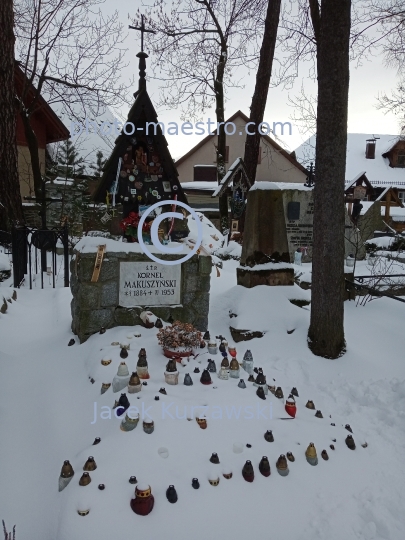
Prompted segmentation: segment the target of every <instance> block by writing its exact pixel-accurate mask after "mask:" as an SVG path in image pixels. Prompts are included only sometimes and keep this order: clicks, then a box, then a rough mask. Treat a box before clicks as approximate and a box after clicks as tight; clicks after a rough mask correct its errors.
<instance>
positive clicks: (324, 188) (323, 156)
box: [308, 0, 351, 358]
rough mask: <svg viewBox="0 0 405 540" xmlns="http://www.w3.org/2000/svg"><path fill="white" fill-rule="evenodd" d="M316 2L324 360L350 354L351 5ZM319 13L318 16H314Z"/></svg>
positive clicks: (318, 327)
mask: <svg viewBox="0 0 405 540" xmlns="http://www.w3.org/2000/svg"><path fill="white" fill-rule="evenodd" d="M310 3H311V15H312V20H313V24H314V30H315V36H316V39H317V53H318V57H317V64H318V112H317V137H316V182H315V188H314V190H315V193H314V246H313V259H312V302H311V324H310V328H309V332H308V343H309V347H310V349H311V350H312V352H313V353H314V354H316V355H318V356H323V357H324V358H338V357H339V356H341V355H342V354H343V353H344V352H345V337H344V327H343V315H344V304H343V301H344V271H343V265H344V232H345V229H344V219H345V218H344V212H345V209H344V185H345V168H346V145H347V109H348V94H349V37H350V23H351V21H350V10H351V0H339V1H336V0H322V3H321V12H320V18H319V6H316V5H315V9H314V4H315V2H314V1H312V0H311V1H310ZM314 13H315V16H314Z"/></svg>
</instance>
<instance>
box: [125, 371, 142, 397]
mask: <svg viewBox="0 0 405 540" xmlns="http://www.w3.org/2000/svg"><path fill="white" fill-rule="evenodd" d="M141 390H142V383H141V381H140V379H139V377H138V373H137V372H136V371H133V372H132V375H131V378H130V379H129V383H128V393H129V394H137V393H138V392H140V391H141Z"/></svg>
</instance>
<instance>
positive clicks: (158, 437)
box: [0, 238, 405, 540]
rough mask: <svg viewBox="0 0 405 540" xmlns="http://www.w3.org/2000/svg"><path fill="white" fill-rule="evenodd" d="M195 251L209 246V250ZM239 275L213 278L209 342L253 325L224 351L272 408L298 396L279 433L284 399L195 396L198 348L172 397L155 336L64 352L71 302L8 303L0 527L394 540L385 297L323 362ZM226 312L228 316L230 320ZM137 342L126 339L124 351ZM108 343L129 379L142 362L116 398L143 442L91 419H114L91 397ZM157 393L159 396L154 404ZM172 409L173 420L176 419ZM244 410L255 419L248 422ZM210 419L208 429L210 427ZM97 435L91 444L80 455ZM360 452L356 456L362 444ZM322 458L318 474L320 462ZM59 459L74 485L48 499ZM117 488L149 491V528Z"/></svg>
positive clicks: (272, 299) (397, 362)
mask: <svg viewBox="0 0 405 540" xmlns="http://www.w3.org/2000/svg"><path fill="white" fill-rule="evenodd" d="M206 240H207V242H209V243H213V248H214V243H216V240H214V239H212V240H213V242H211V241H209V239H208V238H207V239H206ZM209 243H208V247H209ZM210 249H211V248H210ZM237 265H238V262H237V261H234V260H228V261H224V262H223V268H222V269H220V275H219V276H217V272H216V269H215V268H214V269H213V273H212V279H211V304H210V314H209V330H210V332H211V336H216V335H220V334H222V335H223V336H225V337H226V338H227V339H228V341H229V343H230V344H232V339H231V335H230V332H229V325H230V324H231V325H233V326H235V325H236V322H237V324H238V326H239V327H240V328H241V327H243V326H244V325H247V324H248V325H250V326H251V327H252V326H257V325H260V329H261V330H263V331H265V332H266V333H265V335H264V337H263V338H261V339H254V340H252V341H249V342H245V343H238V344H236V349H237V353H238V354H237V357H238V359H239V360H240V361H242V358H243V355H244V353H245V351H246V350H247V349H250V350H251V351H252V353H253V358H254V362H255V366H257V367H262V368H263V370H264V373H265V375H266V376H267V381H268V383H269V384H274V385H276V386H281V387H282V389H283V391H284V395H285V397H287V396H288V393H289V391H290V390H291V388H292V387H293V386H295V387H297V389H298V392H299V398H297V407H298V413H297V417H296V419H294V420H291V421H284V420H281V418H285V417H287V414H286V413H285V411H284V405H283V400H278V399H277V398H275V397H274V396H273V395H272V394H270V393H269V394H268V396H267V399H266V401H263V400H261V399H259V398H258V397H257V396H256V393H255V388H254V387H253V385H252V384H251V383H248V382H247V378H248V375H247V374H246V373H245V372H243V370H241V377H242V378H244V379H245V381H246V384H247V388H246V389H240V388H238V387H237V383H238V381H237V380H234V379H230V380H228V381H222V380H219V379H218V378H217V377H216V375H215V374H212V377H213V384H212V385H210V386H203V385H202V384H200V382H199V375H198V374H194V373H193V370H194V368H195V367H199V369H200V370H201V372H202V369H203V368H204V367H205V366H206V365H207V359H208V357H211V358H213V359H214V360H215V361H216V364H217V368H219V365H220V360H221V357H220V355H216V356H211V355H208V353H207V352H206V350H202V351H201V354H200V356H198V357H197V358H196V359H193V360H191V361H190V364H189V365H188V366H187V367H184V368H183V367H180V368H179V370H180V377H179V385H178V386H169V385H167V384H165V383H164V375H163V372H164V370H165V365H166V362H167V359H165V358H164V356H163V354H162V352H161V349H160V347H159V346H158V343H157V339H156V333H157V330H156V329H150V330H147V329H145V328H142V327H121V328H115V329H111V330H107V332H106V333H105V334H103V335H98V334H97V335H94V336H92V337H91V338H90V339H89V340H88V341H87V342H86V343H84V344H83V345H79V344H78V342H77V339H76V343H75V345H73V346H71V347H68V346H67V344H68V342H69V340H70V339H71V338H72V337H75V336H74V335H73V334H72V333H71V330H70V323H71V318H70V305H69V304H70V300H71V294H70V290H69V289H64V288H59V287H58V288H56V289H54V290H53V289H46V290H43V291H41V290H39V289H38V288H36V289H34V290H32V291H30V290H27V289H26V288H23V289H21V290H19V291H18V298H17V301H15V302H12V304H10V305H9V308H8V310H7V313H6V314H4V315H0V373H1V379H0V381H1V391H0V422H1V431H0V433H1V437H0V456H1V460H0V518H1V519H4V520H5V522H6V525H7V527H8V529H11V527H12V525H13V524H16V525H17V529H16V530H17V535H16V539H17V540H104V539H112V538H122V539H130V538H135V537H137V538H138V537H139V538H145V539H151V540H152V539H153V540H155V539H158V538H167V539H170V540H171V539H176V540H206V539H207V538H210V539H212V540H219V539H221V540H223V539H233V540H235V539H236V540H239V539H244V538H246V537H249V536H252V534H253V535H256V534H257V535H258V536H259V537H263V538H277V539H278V540H309V539H311V540H342V539H345V540H352V539H353V540H355V539H359V540H360V539H361V540H373V539H375V540H402V538H403V537H404V531H405V515H404V512H403V509H404V504H405V494H404V490H403V485H404V482H405V468H404V466H403V455H404V450H405V422H404V420H405V385H404V379H405V368H404V359H405V334H404V330H403V328H404V326H403V325H404V316H405V306H404V304H402V303H400V302H396V301H394V300H391V299H388V298H382V299H378V300H375V301H372V302H369V303H367V304H366V305H365V306H364V307H361V306H359V307H356V305H355V304H356V303H355V302H346V304H345V329H346V339H347V344H348V348H347V353H346V354H345V355H344V356H343V357H342V358H341V359H339V360H335V361H328V360H325V359H322V358H318V357H315V356H313V355H312V354H311V353H310V351H309V350H308V348H307V345H306V334H307V329H308V324H309V315H310V312H309V309H308V308H299V307H297V306H294V305H292V304H291V303H290V302H289V301H288V297H290V293H288V294H287V287H286V288H276V287H274V288H272V287H256V288H254V289H251V290H246V289H243V288H241V287H238V286H237V285H236V275H235V274H236V272H235V270H236V267H237ZM3 285H5V284H3ZM288 289H290V288H288ZM294 289H295V287H294ZM7 290H8V291H9V290H10V289H9V288H7ZM291 290H292V289H291ZM296 294H301V295H303V296H302V297H303V298H304V297H307V296H308V295H309V294H310V293H309V292H308V291H302V290H301V289H298V290H297V292H296ZM0 296H1V295H0ZM293 296H294V297H296V296H295V291H294V294H293ZM230 311H231V312H232V313H237V315H238V316H237V317H236V318H235V317H233V318H229V312H230ZM238 319H239V320H238ZM292 329H294V331H293V332H292V333H288V332H290V331H291V330H292ZM137 332H139V333H141V337H140V338H136V337H132V338H130V339H129V338H128V336H130V335H132V336H133V335H134V334H135V333H137ZM115 341H118V342H122V341H128V342H129V343H130V347H131V348H130V351H129V357H128V358H127V360H126V363H127V365H128V367H129V371H130V372H131V371H133V370H135V366H136V361H137V358H138V352H139V349H140V347H145V348H146V351H147V358H148V363H149V372H150V374H151V378H150V380H149V381H148V385H147V386H144V387H143V389H142V391H141V393H140V394H128V398H129V401H130V403H131V405H133V406H138V407H139V408H140V409H141V408H142V404H143V407H144V410H145V409H147V408H148V407H151V409H149V415H150V416H152V417H153V419H154V422H155V431H154V433H152V434H150V435H148V434H146V433H144V432H143V430H142V425H141V422H140V423H139V424H138V426H137V428H136V429H135V430H134V431H132V432H129V433H125V432H123V431H121V430H120V429H119V424H120V421H121V420H117V419H115V418H114V417H113V418H112V419H111V420H108V419H104V420H103V419H101V418H100V410H101V407H103V406H104V407H107V406H108V407H112V406H113V404H114V400H115V399H117V398H118V397H119V395H120V393H117V394H113V393H112V389H111V388H110V389H109V390H108V391H107V392H106V393H105V394H103V395H100V387H101V383H102V382H111V379H112V378H113V376H114V374H115V373H116V370H117V367H118V365H119V362H120V361H121V359H120V357H119V347H117V346H112V345H111V343H112V342H115ZM106 356H109V357H110V358H111V359H112V363H111V364H110V366H102V365H101V363H100V361H101V359H102V358H104V357H106ZM187 372H189V373H190V374H191V377H192V379H193V381H194V385H193V386H191V387H187V386H184V385H183V384H182V383H183V378H184V374H185V373H187ZM91 377H92V378H93V379H94V380H95V382H94V384H92V383H91V381H90V378H91ZM105 379H107V380H105ZM162 386H164V387H165V388H166V391H167V396H163V395H161V394H159V393H158V390H159V389H160V388H161V387H162ZM156 395H158V396H159V397H160V400H159V401H155V399H154V398H155V396H156ZM138 397H139V399H137V398H138ZM308 399H311V400H313V401H314V403H315V406H316V409H320V410H321V411H322V413H323V417H324V418H323V419H319V418H316V417H315V416H314V412H315V411H311V410H309V409H306V408H305V403H306V402H307V400H308ZM95 403H96V404H97V405H96V407H97V411H98V418H97V420H96V421H95V422H94V410H95V405H94V404H95ZM163 403H164V404H165V405H163ZM170 404H172V405H170ZM201 406H208V407H209V408H208V409H205V410H206V415H207V417H208V428H207V429H206V430H201V429H200V428H199V427H198V425H197V423H196V421H195V420H192V421H188V420H187V417H192V416H193V415H192V413H191V407H201ZM163 407H166V408H163ZM176 407H177V409H176ZM247 407H252V409H247ZM104 410H105V409H104ZM195 410H197V409H195ZM165 411H168V412H167V413H166V412H165ZM176 411H177V416H183V415H184V416H186V418H183V419H179V418H177V417H176ZM238 411H239V413H238ZM248 411H249V412H248ZM251 411H253V418H246V416H251V415H252V414H251ZM260 411H261V412H260ZM220 413H221V414H222V419H219V418H217V419H214V418H212V416H213V415H214V416H215V415H216V416H219V415H220ZM170 415H171V416H173V417H174V418H170ZM194 415H195V414H194ZM237 415H239V419H237V418H236V416H237ZM230 416H231V418H229V417H230ZM92 422H93V423H92ZM331 423H334V424H335V426H332V425H331ZM345 424H350V426H351V427H352V429H353V437H354V440H355V442H356V450H355V451H351V450H349V449H348V448H347V447H346V445H345V442H344V441H345V438H346V436H347V434H348V431H346V430H345V428H344V425H345ZM268 429H271V430H272V431H273V434H274V439H275V441H274V442H273V443H268V442H266V441H265V439H264V437H263V435H264V433H265V431H266V430H268ZM95 437H101V442H100V444H98V445H97V446H92V443H93V440H94V438H95ZM333 439H336V442H333ZM235 442H240V443H242V444H243V448H244V449H243V452H242V453H241V454H235V453H234V452H233V444H234V443H235ZM310 442H314V443H315V446H316V449H317V452H318V459H319V464H318V465H317V466H316V467H313V466H311V465H309V464H308V463H307V461H306V459H305V449H306V448H307V446H308V444H309V443H310ZM365 442H367V443H368V446H367V448H363V447H362V446H361V444H363V443H365ZM246 444H250V445H251V448H248V447H247V446H246ZM330 444H334V445H335V448H336V449H335V450H334V451H333V450H331V449H330V448H329V445H330ZM161 447H165V448H167V449H168V451H169V456H168V457H167V458H166V459H164V458H162V457H161V456H160V455H159V454H158V449H159V448H161ZM323 449H326V450H327V451H328V454H329V460H328V461H324V460H323V459H321V456H320V454H321V451H322V450H323ZM288 451H291V452H293V454H294V456H295V462H294V463H289V469H290V473H289V475H288V476H287V477H281V476H280V475H279V474H278V473H277V470H276V467H275V464H276V460H277V458H278V457H279V455H280V454H286V453H287V452H288ZM212 452H217V453H218V456H219V460H220V464H219V465H212V464H211V463H210V462H209V458H210V456H211V453H212ZM88 456H94V458H95V461H96V463H97V469H96V471H94V472H93V473H90V476H91V478H92V482H91V484H90V485H88V486H86V487H81V486H79V484H78V482H79V479H80V476H81V474H82V469H83V465H84V463H85V461H86V459H87V458H88ZM262 456H268V458H269V460H270V465H271V475H270V477H268V478H265V477H263V476H262V475H261V474H260V473H259V470H258V464H259V461H260V459H261V457H262ZM66 459H69V460H70V462H71V464H72V465H73V468H74V471H75V475H74V477H73V479H72V481H71V482H70V484H69V485H68V486H67V487H66V489H65V490H64V491H63V492H61V493H58V478H59V474H60V469H61V466H62V464H63V461H64V460H66ZM248 459H249V460H251V461H252V463H253V467H254V471H255V479H254V482H253V483H251V484H250V483H247V482H245V480H244V479H243V478H242V475H241V470H242V467H243V464H244V463H245V461H246V460H248ZM213 467H214V468H215V467H216V468H217V469H214V470H218V472H219V475H220V483H219V485H218V486H217V487H213V486H211V485H210V484H209V483H208V480H207V475H208V474H209V472H210V470H211V469H212V468H213ZM223 467H227V468H231V469H232V471H233V477H232V478H231V479H230V480H227V479H225V478H224V477H222V474H221V473H222V469H223ZM131 475H135V476H136V477H137V478H138V481H139V482H143V483H145V482H146V483H147V484H149V485H150V486H151V488H152V493H153V495H154V497H155V507H154V510H153V511H152V513H151V514H150V515H149V516H146V517H141V516H138V515H136V514H134V513H133V512H132V510H131V508H130V500H131V498H132V497H133V492H134V486H133V485H131V484H129V482H128V479H129V477H130V476H131ZM193 477H197V478H198V479H199V481H200V485H201V487H200V489H199V490H194V489H193V488H192V487H191V480H192V478H193ZM100 483H103V484H105V486H106V487H105V490H104V491H100V490H98V488H97V486H98V484H100ZM169 484H174V485H175V487H176V490H177V493H178V502H177V503H176V504H170V503H169V502H168V501H167V499H166V496H165V492H166V489H167V487H168V486H169ZM83 505H88V506H89V507H90V513H89V514H88V516H86V517H82V516H79V515H78V514H77V509H78V507H80V506H83Z"/></svg>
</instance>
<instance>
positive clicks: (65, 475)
mask: <svg viewBox="0 0 405 540" xmlns="http://www.w3.org/2000/svg"><path fill="white" fill-rule="evenodd" d="M74 474H75V473H74V470H73V467H72V465H71V464H70V461H69V460H68V459H67V460H65V461H64V462H63V465H62V470H61V472H60V477H59V491H62V490H64V489H65V487H66V486H67V485H68V484H69V482H70V481H71V480H72V478H73V475H74Z"/></svg>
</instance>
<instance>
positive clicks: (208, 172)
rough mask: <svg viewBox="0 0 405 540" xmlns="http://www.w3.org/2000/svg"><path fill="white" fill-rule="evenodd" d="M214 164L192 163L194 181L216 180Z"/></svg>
mask: <svg viewBox="0 0 405 540" xmlns="http://www.w3.org/2000/svg"><path fill="white" fill-rule="evenodd" d="M216 181H217V167H216V165H194V182H216Z"/></svg>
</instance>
